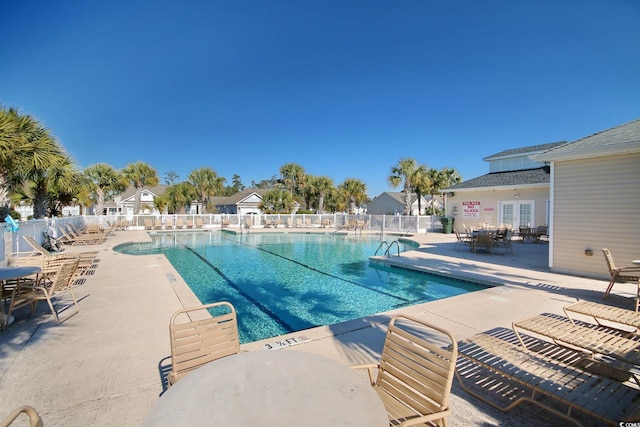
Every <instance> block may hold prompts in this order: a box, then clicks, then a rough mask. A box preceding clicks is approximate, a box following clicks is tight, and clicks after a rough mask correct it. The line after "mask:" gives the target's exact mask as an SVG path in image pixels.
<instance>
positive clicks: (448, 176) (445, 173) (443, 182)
mask: <svg viewBox="0 0 640 427" xmlns="http://www.w3.org/2000/svg"><path fill="white" fill-rule="evenodd" d="M428 176H429V180H430V184H429V194H430V195H431V203H432V204H431V206H432V209H435V208H434V207H433V200H434V197H435V195H436V193H437V192H438V191H440V190H441V189H443V188H447V187H450V186H452V185H454V184H457V183H459V182H461V181H462V177H461V176H460V174H458V171H457V170H455V169H453V168H447V167H444V168H442V169H441V170H439V171H438V170H436V169H429V171H428ZM443 199H444V196H443ZM434 213H435V212H434Z"/></svg>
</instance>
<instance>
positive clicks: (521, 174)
mask: <svg viewBox="0 0 640 427" xmlns="http://www.w3.org/2000/svg"><path fill="white" fill-rule="evenodd" d="M550 182H551V175H550V168H549V166H544V167H541V168H538V169H525V170H519V171H506V172H493V173H488V174H486V175H482V176H479V177H477V178H473V179H470V180H468V181H464V182H461V183H458V184H455V185H453V186H451V187H449V188H445V189H442V190H440V191H441V192H446V191H456V190H463V189H472V188H486V187H516V186H525V185H527V186H528V185H544V184H549V183H550Z"/></svg>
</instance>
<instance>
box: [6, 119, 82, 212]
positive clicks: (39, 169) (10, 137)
mask: <svg viewBox="0 0 640 427" xmlns="http://www.w3.org/2000/svg"><path fill="white" fill-rule="evenodd" d="M71 163H72V162H71V160H70V158H69V157H68V156H67V155H66V154H65V153H64V150H63V149H62V147H61V146H60V145H59V144H58V142H57V141H56V140H55V139H54V138H53V136H52V135H51V133H50V131H49V130H48V129H47V128H45V127H44V126H42V125H41V124H40V123H39V122H38V121H37V120H36V119H35V118H33V117H31V116H28V115H21V114H19V113H18V111H17V110H15V109H12V108H10V109H4V108H1V109H0V210H1V211H2V212H0V214H3V215H5V214H6V213H7V212H8V210H9V202H10V195H11V193H12V192H13V191H15V190H16V189H18V188H20V187H23V193H24V194H28V195H30V196H32V200H31V203H32V205H33V207H34V217H35V218H42V217H44V215H45V214H46V212H47V204H48V201H47V199H48V193H47V180H48V177H49V175H50V173H52V172H54V171H55V170H56V168H63V169H64V168H66V167H67V166H68V165H70V164H71Z"/></svg>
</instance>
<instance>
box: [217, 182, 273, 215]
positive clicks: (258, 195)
mask: <svg viewBox="0 0 640 427" xmlns="http://www.w3.org/2000/svg"><path fill="white" fill-rule="evenodd" d="M267 191H269V190H265V189H262V188H248V189H245V190H242V191H240V192H238V193H236V194H233V195H231V196H228V197H213V198H212V199H211V203H212V204H213V206H215V207H216V209H217V212H218V213H222V214H238V215H246V214H259V213H261V211H260V204H261V203H262V196H264V194H265V193H266V192H267Z"/></svg>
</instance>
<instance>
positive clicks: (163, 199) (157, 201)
mask: <svg viewBox="0 0 640 427" xmlns="http://www.w3.org/2000/svg"><path fill="white" fill-rule="evenodd" d="M168 205H169V197H167V193H164V194H162V195H160V196H156V197H154V198H153V207H155V208H156V209H157V210H158V212H160V213H161V214H162V213H164V212H165V211H166V209H167V206H168Z"/></svg>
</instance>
